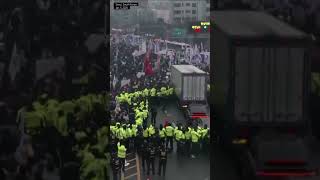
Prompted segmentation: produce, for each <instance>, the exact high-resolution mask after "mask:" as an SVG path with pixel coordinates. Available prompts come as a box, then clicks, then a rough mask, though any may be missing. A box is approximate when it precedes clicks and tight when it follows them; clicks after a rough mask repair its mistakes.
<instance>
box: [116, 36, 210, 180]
mask: <svg viewBox="0 0 320 180" xmlns="http://www.w3.org/2000/svg"><path fill="white" fill-rule="evenodd" d="M135 50H139V46H133V45H131V44H130V43H127V42H126V41H125V40H121V41H120V42H117V43H116V42H111V55H112V56H111V57H112V61H111V68H110V70H111V82H112V85H111V94H112V97H111V105H110V108H111V109H110V110H111V126H110V131H111V132H110V135H111V142H110V143H111V145H110V149H111V165H112V170H113V178H114V179H119V177H120V174H121V172H125V166H126V165H128V163H126V156H127V154H128V153H137V154H138V155H139V158H140V160H141V162H142V170H143V173H144V174H147V175H150V174H151V173H152V175H155V160H158V162H159V163H158V172H157V173H158V175H165V171H166V163H167V153H170V152H172V151H173V149H174V148H173V147H174V145H173V144H174V142H175V144H176V147H177V148H176V151H177V153H178V154H179V156H180V155H181V156H186V157H188V156H191V157H193V158H194V157H195V156H196V155H198V154H199V153H200V152H201V151H203V152H205V153H208V151H209V139H210V132H209V128H208V127H207V126H206V125H205V126H204V127H200V126H198V124H194V123H192V122H193V121H192V120H191V119H188V120H187V121H186V122H188V123H187V124H182V123H177V120H175V119H170V120H166V121H163V122H160V123H156V119H157V113H158V112H157V111H158V110H157V107H160V106H162V110H163V111H164V112H166V108H165V106H166V103H167V102H168V101H170V99H173V98H174V89H173V87H171V86H170V77H169V72H170V65H171V63H169V61H170V58H169V56H162V57H161V59H160V62H159V61H158V62H157V60H156V59H158V58H159V57H158V56H157V55H155V54H153V53H150V51H149V50H148V51H147V52H146V54H145V55H143V56H136V57H134V56H133V55H132V53H133V52H134V51H135ZM146 58H148V59H146ZM150 59H151V60H150ZM146 60H150V61H151V64H152V67H155V66H156V65H155V64H156V63H160V66H159V67H160V68H157V69H156V68H153V69H152V72H151V73H149V74H148V73H147V72H146V66H148V64H146ZM172 62H177V61H175V60H173V61H172ZM141 74H142V75H141ZM122 82H126V83H122ZM161 121H162V120H161ZM158 124H159V126H158ZM200 147H201V148H200ZM162 171H163V172H162Z"/></svg>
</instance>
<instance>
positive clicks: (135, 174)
mask: <svg viewBox="0 0 320 180" xmlns="http://www.w3.org/2000/svg"><path fill="white" fill-rule="evenodd" d="M136 175H137V173H134V174H131V175H130V176H127V177H125V178H124V179H129V178H131V177H133V176H136Z"/></svg>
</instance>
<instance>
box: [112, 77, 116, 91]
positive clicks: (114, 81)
mask: <svg viewBox="0 0 320 180" xmlns="http://www.w3.org/2000/svg"><path fill="white" fill-rule="evenodd" d="M116 84H117V78H116V76H115V75H114V76H113V81H112V86H113V88H116Z"/></svg>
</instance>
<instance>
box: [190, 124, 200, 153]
mask: <svg viewBox="0 0 320 180" xmlns="http://www.w3.org/2000/svg"><path fill="white" fill-rule="evenodd" d="M200 137H201V134H199V133H198V129H197V127H195V128H194V129H192V130H191V142H192V145H191V148H192V155H191V157H192V158H195V155H196V154H198V151H199V139H200Z"/></svg>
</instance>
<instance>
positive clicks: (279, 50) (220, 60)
mask: <svg viewBox="0 0 320 180" xmlns="http://www.w3.org/2000/svg"><path fill="white" fill-rule="evenodd" d="M212 17H213V19H212V20H213V27H212V29H213V37H212V42H211V44H212V47H213V62H212V63H211V64H212V68H211V69H212V72H213V73H212V74H213V83H214V91H213V93H212V95H213V96H212V97H213V99H212V101H213V107H214V116H215V118H214V120H213V122H212V123H213V124H214V126H213V128H214V129H215V131H216V132H217V133H218V134H219V136H220V137H219V138H220V139H221V141H220V142H221V143H222V144H224V145H226V147H231V148H232V149H237V150H239V147H240V149H241V152H242V153H243V154H242V156H241V158H239V162H241V167H242V170H241V173H242V175H243V176H245V177H246V178H257V177H259V176H300V175H310V176H311V175H314V171H313V170H314V169H313V167H312V165H311V164H310V163H309V162H310V161H309V153H308V152H309V149H308V146H306V145H305V144H306V143H305V139H306V137H307V136H308V132H309V130H310V126H309V124H310V121H309V118H308V100H309V91H310V59H309V45H310V43H309V42H310V41H309V38H308V36H307V35H306V34H305V33H303V32H301V31H299V30H297V29H295V28H293V27H291V26H289V25H288V24H286V23H284V22H281V21H279V20H278V19H276V18H274V17H273V16H271V15H268V14H265V13H262V12H254V11H215V12H213V16H212ZM239 152H240V150H239ZM243 164H245V165H243ZM248 176H249V177H248Z"/></svg>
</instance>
